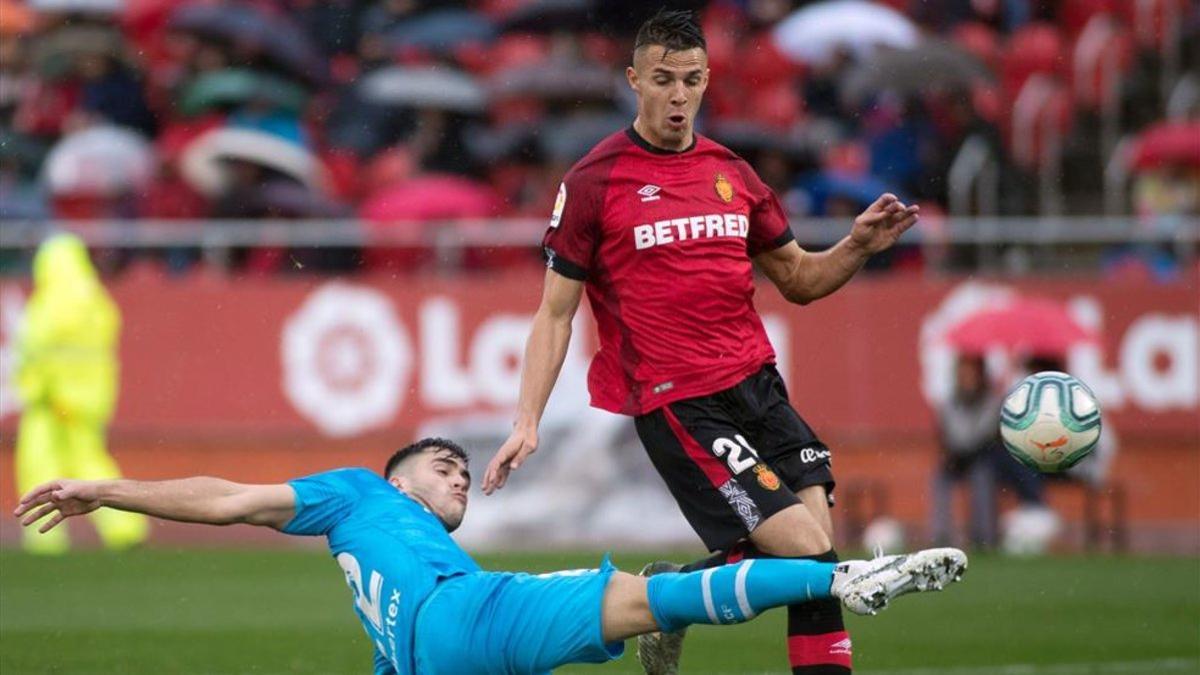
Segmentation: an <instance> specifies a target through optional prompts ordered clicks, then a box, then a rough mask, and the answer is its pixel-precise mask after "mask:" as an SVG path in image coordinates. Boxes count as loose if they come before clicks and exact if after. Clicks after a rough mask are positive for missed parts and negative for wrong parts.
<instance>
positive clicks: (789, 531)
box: [638, 485, 852, 675]
mask: <svg viewBox="0 0 1200 675" xmlns="http://www.w3.org/2000/svg"><path fill="white" fill-rule="evenodd" d="M796 495H797V497H798V498H799V499H800V500H801V502H802V504H797V505H795V506H791V507H789V508H786V509H784V510H782V511H779V512H778V513H776V514H774V515H772V516H771V517H770V518H768V519H767V520H765V521H764V522H763V523H762V524H761V525H759V527H758V528H757V529H756V530H754V532H752V533H751V534H750V538H749V540H748V541H742V542H740V543H739V544H738V545H736V546H733V547H731V548H730V549H729V550H728V551H722V552H719V553H717V554H716V555H714V556H711V557H709V558H706V559H704V560H700V561H697V562H694V563H692V564H690V565H686V566H684V567H683V568H682V570H683V571H689V572H690V571H696V570H704V569H711V568H713V567H715V566H718V565H722V564H727V563H734V562H737V561H739V560H742V559H763V558H776V557H781V558H791V559H795V560H797V561H811V562H817V563H826V564H831V563H836V562H837V561H838V556H837V553H836V552H835V551H834V550H833V548H832V546H831V545H830V543H829V542H830V540H831V539H832V535H833V532H832V530H833V524H832V519H831V517H830V514H829V506H828V498H827V495H826V492H825V487H824V486H823V485H813V486H809V487H807V488H803V489H802V490H800V491H799V492H797V493H796ZM787 630H788V663H789V665H790V667H791V669H792V672H793V673H794V674H795V675H841V674H843V673H848V672H850V667H851V653H852V652H851V648H850V637H849V634H848V633H847V632H846V627H845V623H844V622H843V619H842V605H841V603H839V602H838V601H837V600H836V599H835V598H830V597H821V598H814V599H812V600H808V601H805V600H801V601H799V602H797V603H794V604H790V605H789V606H788V623H787ZM682 639H683V636H682V634H681V633H678V632H676V633H674V634H672V633H663V634H661V635H660V634H651V635H648V636H645V637H642V638H639V641H638V656H639V658H640V659H641V660H642V665H643V667H644V668H645V669H646V672H647V673H651V674H652V675H665V674H667V673H673V672H675V665H674V664H676V663H677V662H678V660H679V654H680V652H681V648H682Z"/></svg>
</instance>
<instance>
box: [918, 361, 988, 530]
mask: <svg viewBox="0 0 1200 675" xmlns="http://www.w3.org/2000/svg"><path fill="white" fill-rule="evenodd" d="M1000 401H1001V396H1000V395H999V394H998V392H996V391H995V390H994V388H993V387H992V386H991V384H990V383H989V382H988V376H987V369H986V367H985V364H984V360H983V357H982V356H975V355H961V356H959V358H958V362H957V363H956V364H955V368H954V390H953V393H952V394H951V396H950V398H949V399H948V400H947V401H946V402H945V403H943V404H942V406H941V407H940V408H939V410H938V437H939V440H940V444H941V449H942V460H941V466H940V467H939V468H938V470H937V472H936V473H935V474H934V478H933V485H932V507H933V511H932V514H931V524H932V525H931V538H932V540H933V543H934V545H935V546H950V545H952V544H954V543H955V540H956V538H955V536H954V499H953V497H954V486H955V485H956V484H958V483H963V482H965V483H966V485H967V492H968V495H969V502H970V513H969V520H968V523H969V524H968V527H967V540H968V541H969V543H970V545H971V546H972V547H975V548H992V547H994V546H995V545H996V543H997V537H996V490H995V480H996V476H995V469H994V466H993V458H994V456H995V450H996V448H997V447H998V446H999V445H1000Z"/></svg>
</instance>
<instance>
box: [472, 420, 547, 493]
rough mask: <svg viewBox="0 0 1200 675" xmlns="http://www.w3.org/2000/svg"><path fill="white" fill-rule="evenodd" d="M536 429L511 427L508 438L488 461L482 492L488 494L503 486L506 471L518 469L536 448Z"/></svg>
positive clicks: (506, 476)
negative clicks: (511, 430)
mask: <svg viewBox="0 0 1200 675" xmlns="http://www.w3.org/2000/svg"><path fill="white" fill-rule="evenodd" d="M537 443H538V437H537V430H526V429H520V428H518V429H513V432H512V434H510V435H509V437H508V440H506V441H504V445H501V446H500V449H499V450H497V451H496V456H495V457H493V458H492V461H490V462H488V467H487V471H485V472H484V474H483V486H482V487H483V494H485V495H490V494H492V493H493V492H495V491H496V490H499V489H500V488H502V487H504V484H505V483H507V482H508V473H509V472H510V471H515V470H516V469H519V468H520V467H521V465H522V464H524V463H525V458H527V457H529V456H530V455H532V454H533V453H534V451H535V450H537Z"/></svg>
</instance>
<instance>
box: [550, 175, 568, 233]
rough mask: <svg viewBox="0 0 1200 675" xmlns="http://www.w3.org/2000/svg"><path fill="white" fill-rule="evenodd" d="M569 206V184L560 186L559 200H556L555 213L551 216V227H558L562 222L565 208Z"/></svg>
mask: <svg viewBox="0 0 1200 675" xmlns="http://www.w3.org/2000/svg"><path fill="white" fill-rule="evenodd" d="M566 205H567V184H566V183H560V184H559V185H558V198H557V199H555V200H554V213H553V214H552V215H551V216H550V227H558V224H559V223H560V222H562V214H563V208H564V207H565V206H566Z"/></svg>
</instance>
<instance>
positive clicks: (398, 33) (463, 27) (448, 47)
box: [387, 9, 496, 54]
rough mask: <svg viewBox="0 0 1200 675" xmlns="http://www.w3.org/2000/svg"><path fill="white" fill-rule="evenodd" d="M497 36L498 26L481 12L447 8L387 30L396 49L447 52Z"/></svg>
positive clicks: (389, 38)
mask: <svg viewBox="0 0 1200 675" xmlns="http://www.w3.org/2000/svg"><path fill="white" fill-rule="evenodd" d="M494 39H496V26H495V25H493V24H492V22H491V21H489V20H488V19H487V18H486V17H484V16H483V15H481V14H479V13H477V12H468V11H466V10H462V9H446V10H440V11H436V12H430V13H428V14H422V15H420V16H418V17H415V18H412V19H409V20H407V21H404V22H402V23H400V24H399V25H397V26H395V27H393V28H392V29H391V30H389V31H388V33H387V41H388V44H390V45H391V46H392V47H393V48H395V49H403V48H405V47H415V48H417V49H422V50H425V51H428V52H433V53H436V54H446V53H449V52H452V51H454V49H455V48H457V47H459V46H461V45H464V44H469V43H489V42H491V41H492V40H494Z"/></svg>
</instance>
